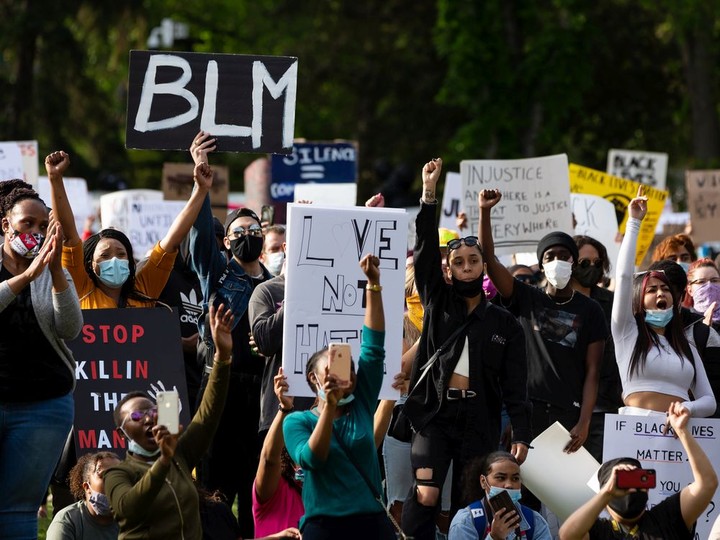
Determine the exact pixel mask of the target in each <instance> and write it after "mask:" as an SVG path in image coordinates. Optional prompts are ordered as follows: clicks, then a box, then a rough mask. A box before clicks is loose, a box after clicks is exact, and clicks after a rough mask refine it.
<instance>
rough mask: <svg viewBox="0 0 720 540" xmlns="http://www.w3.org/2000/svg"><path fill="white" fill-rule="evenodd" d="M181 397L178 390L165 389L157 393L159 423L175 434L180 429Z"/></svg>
mask: <svg viewBox="0 0 720 540" xmlns="http://www.w3.org/2000/svg"><path fill="white" fill-rule="evenodd" d="M179 405H180V397H179V396H178V393H177V390H165V391H161V392H158V393H157V410H158V414H157V423H158V425H159V426H165V427H166V428H168V431H169V432H170V433H172V434H173V435H177V433H178V432H179V431H180V407H179Z"/></svg>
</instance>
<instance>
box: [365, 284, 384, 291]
mask: <svg viewBox="0 0 720 540" xmlns="http://www.w3.org/2000/svg"><path fill="white" fill-rule="evenodd" d="M365 289H366V290H368V291H372V292H381V291H382V285H378V284H377V283H368V284H367V285H365Z"/></svg>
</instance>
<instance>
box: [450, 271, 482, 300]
mask: <svg viewBox="0 0 720 540" xmlns="http://www.w3.org/2000/svg"><path fill="white" fill-rule="evenodd" d="M452 286H453V289H455V292H457V293H458V294H459V295H460V296H464V297H465V298H474V297H475V296H477V295H478V294H480V293H482V290H483V274H480V277H479V278H477V279H474V280H472V281H460V280H459V279H455V276H453V278H452Z"/></svg>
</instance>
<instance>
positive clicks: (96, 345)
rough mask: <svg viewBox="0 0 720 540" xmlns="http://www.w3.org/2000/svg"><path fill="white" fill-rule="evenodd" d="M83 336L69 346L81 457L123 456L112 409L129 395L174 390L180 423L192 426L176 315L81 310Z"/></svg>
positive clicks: (159, 311) (142, 310)
mask: <svg viewBox="0 0 720 540" xmlns="http://www.w3.org/2000/svg"><path fill="white" fill-rule="evenodd" d="M83 319H84V324H83V328H82V332H80V335H79V336H78V337H77V338H75V339H74V340H73V341H71V342H69V343H68V346H69V347H70V349H71V350H72V352H73V356H74V357H75V361H76V362H77V367H76V368H75V379H76V380H77V386H76V388H75V392H74V394H73V395H74V398H75V423H74V426H75V444H76V448H77V455H78V456H81V455H83V454H87V453H90V452H98V451H101V450H111V451H114V452H116V453H118V454H120V455H121V457H122V456H123V455H124V454H125V445H126V444H125V440H124V438H123V437H122V436H121V435H120V434H119V433H118V432H117V431H115V422H114V421H113V411H114V410H115V406H116V405H117V403H118V402H119V401H120V400H121V399H122V398H123V396H124V395H125V394H127V393H129V392H132V391H135V390H140V391H143V392H145V393H147V394H149V395H150V396H151V397H152V398H153V399H154V398H155V395H156V394H157V392H158V390H173V389H176V390H177V391H178V393H179V394H180V401H181V404H182V410H181V411H180V423H181V424H182V425H184V426H187V425H188V424H189V423H190V413H189V411H190V408H189V407H188V401H187V387H186V382H185V364H184V361H183V354H182V346H181V344H180V322H179V319H178V314H177V312H176V311H170V310H168V309H154V308H133V309H86V310H83Z"/></svg>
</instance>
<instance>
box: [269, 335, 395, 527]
mask: <svg viewBox="0 0 720 540" xmlns="http://www.w3.org/2000/svg"><path fill="white" fill-rule="evenodd" d="M384 342H385V332H378V331H375V330H371V329H370V328H368V327H367V326H363V329H362V342H361V347H360V359H359V360H358V368H357V384H356V386H355V391H354V392H353V394H354V395H355V399H354V400H353V401H352V403H350V404H349V405H348V406H347V412H346V413H345V414H344V415H343V416H341V417H340V418H337V419H336V420H335V421H334V423H333V431H334V435H333V436H332V438H331V439H330V452H329V454H328V457H327V459H326V460H325V461H322V460H320V459H318V458H317V457H316V456H315V455H314V454H313V453H312V451H311V450H310V447H309V445H308V441H309V440H310V435H311V434H312V432H313V430H314V429H315V426H316V425H317V423H318V416H317V415H316V414H315V413H313V412H312V411H302V412H295V413H292V414H291V415H289V416H288V417H287V418H286V419H285V422H284V423H283V434H284V435H285V446H286V447H287V450H288V453H289V454H290V457H291V458H292V459H293V461H294V462H295V463H297V464H298V465H300V466H301V467H302V468H303V471H304V472H305V483H304V485H303V490H302V497H303V503H304V505H305V516H304V517H303V518H302V520H301V521H300V527H301V528H302V526H303V524H304V523H305V520H306V519H308V518H311V517H317V516H348V515H353V514H374V513H379V512H383V510H384V509H383V507H382V506H380V504H379V503H378V501H377V500H375V497H374V496H373V494H372V492H371V491H370V488H369V487H368V485H367V483H366V482H365V480H363V477H362V476H361V475H360V473H359V472H358V470H357V469H356V468H355V466H354V465H353V463H352V462H351V461H350V460H349V459H348V457H347V455H346V453H345V452H344V450H343V449H342V447H341V446H340V445H339V444H338V442H337V438H336V437H341V438H342V440H343V443H344V444H345V446H346V447H347V448H348V450H349V451H350V453H351V454H352V457H353V460H354V461H355V463H356V464H357V465H358V466H359V467H360V468H361V469H362V470H363V472H364V473H365V476H366V477H367V478H368V479H369V480H370V481H371V482H372V483H373V485H374V486H375V489H376V490H377V492H378V493H382V485H381V479H380V465H379V464H378V460H377V451H376V449H375V440H374V438H373V415H374V414H375V408H376V406H377V399H378V395H379V394H380V387H381V386H382V380H383V371H384V361H385V348H384Z"/></svg>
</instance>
